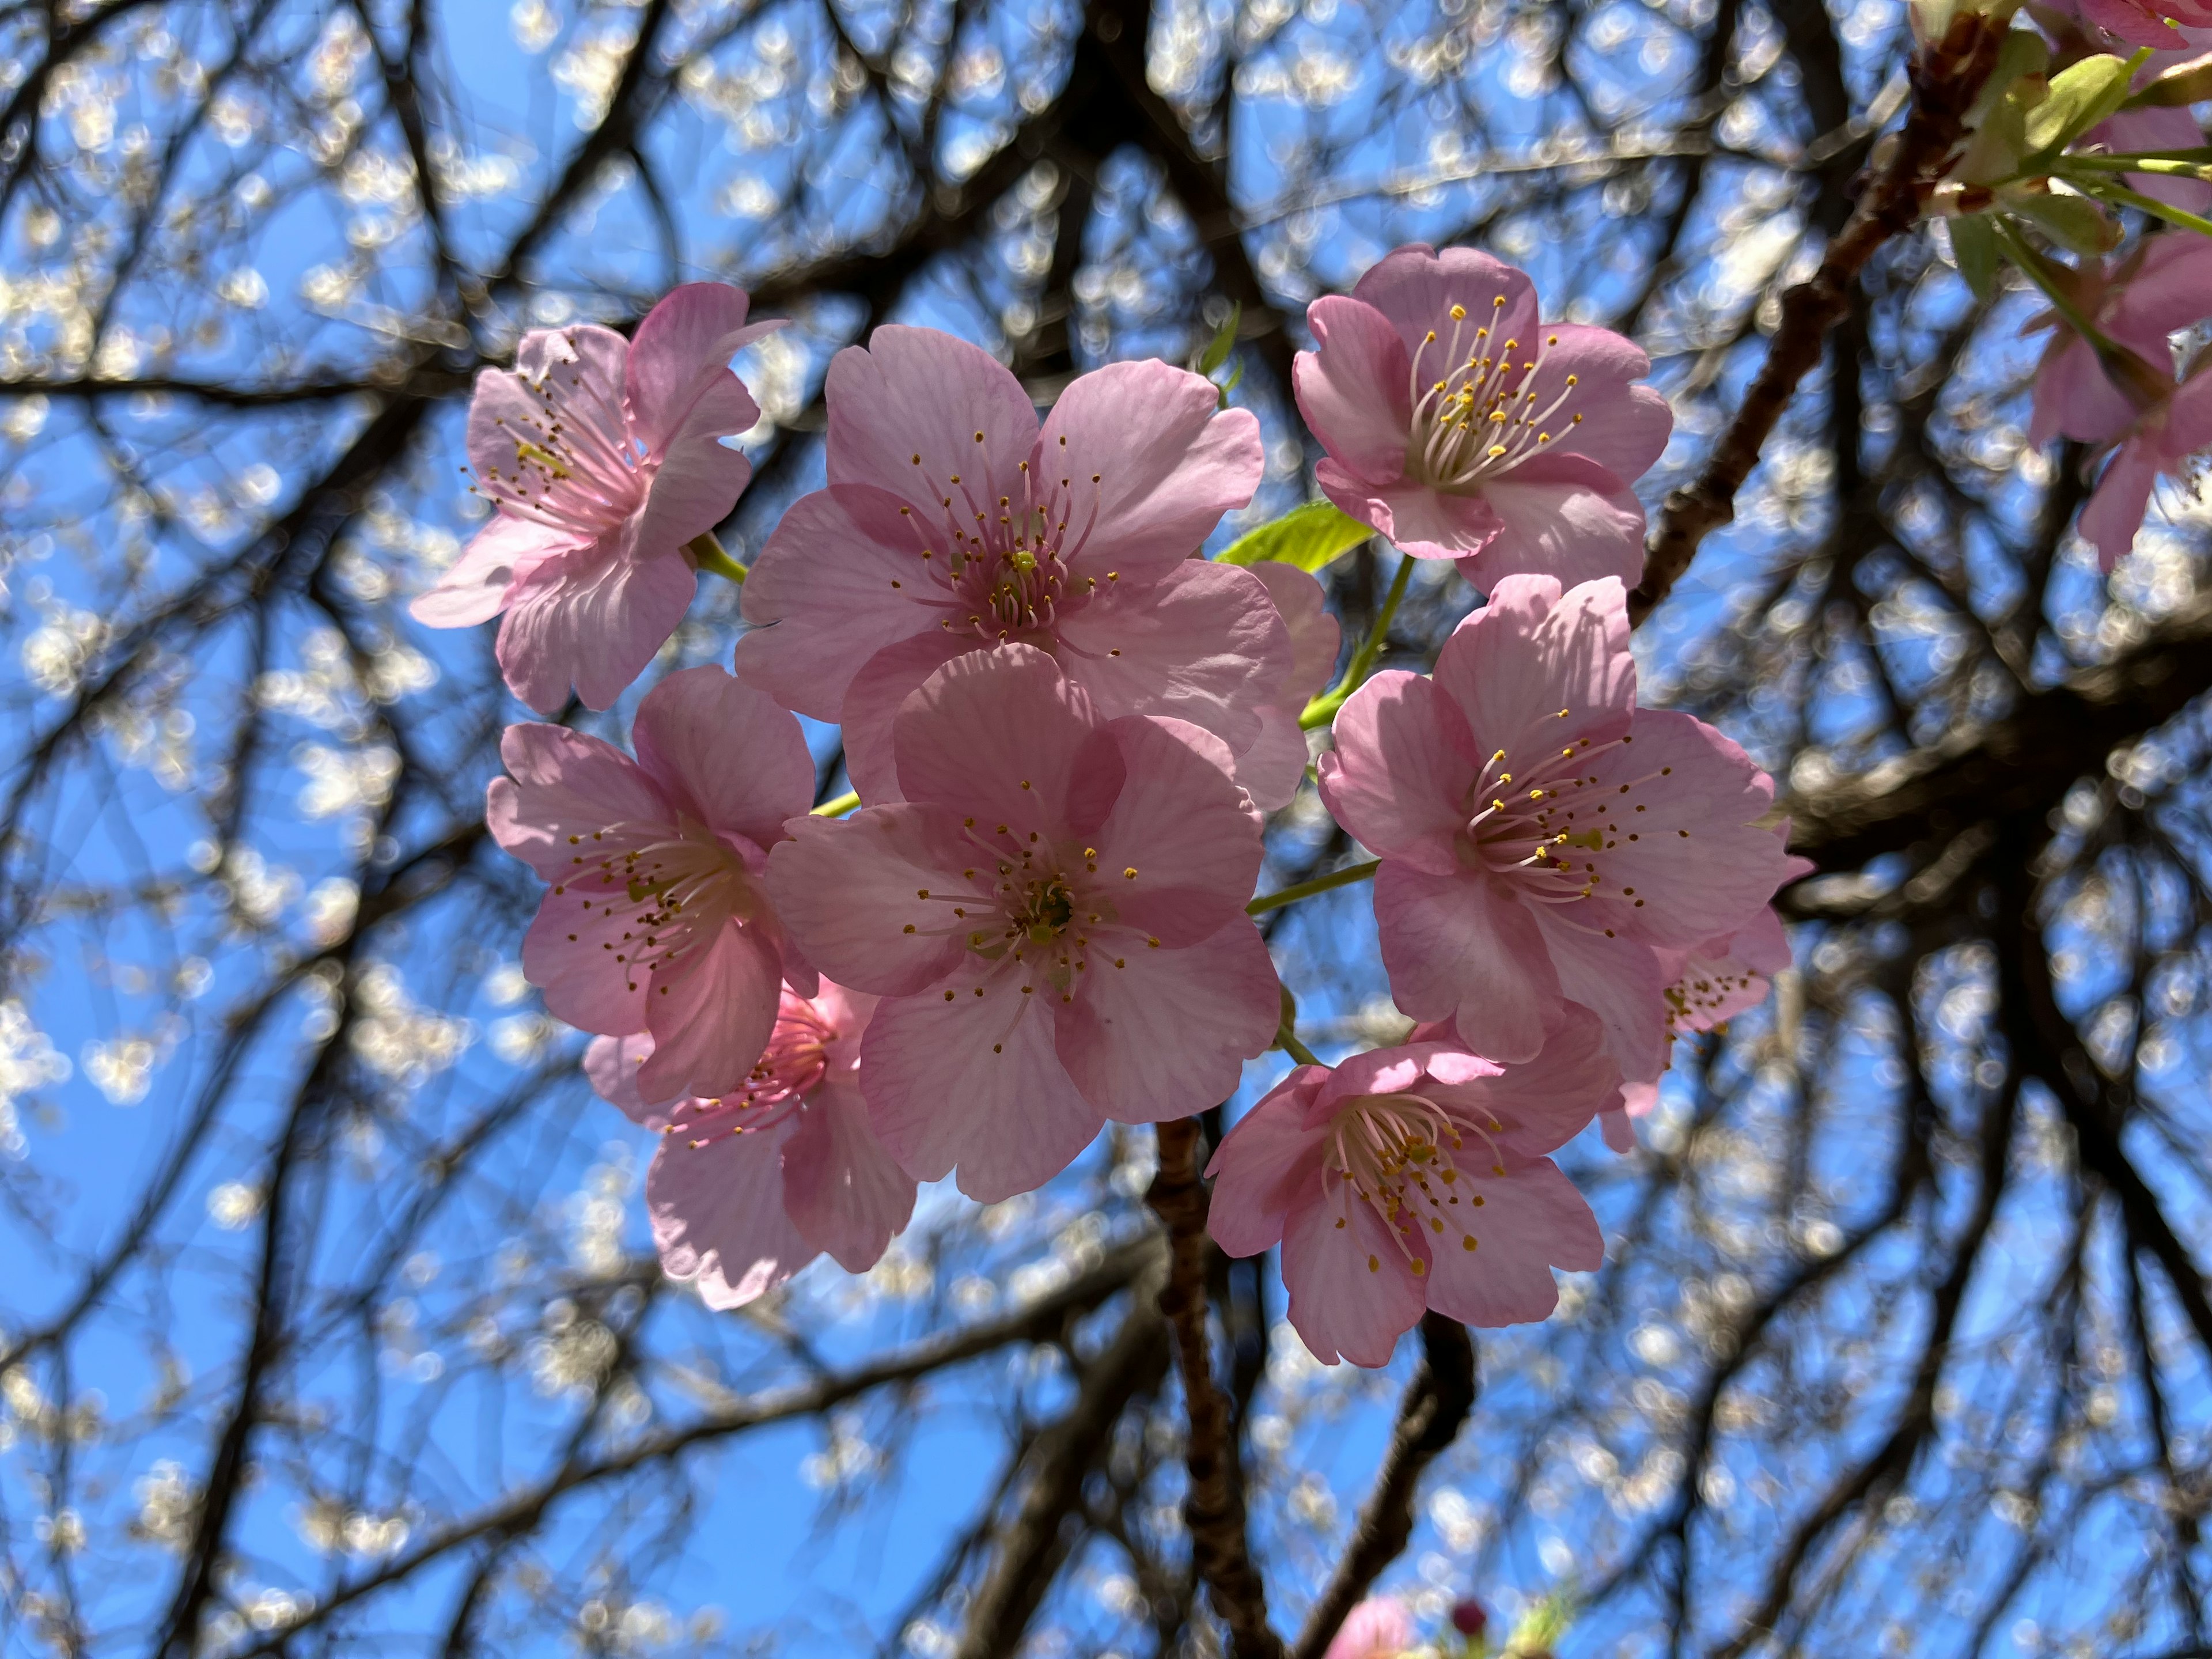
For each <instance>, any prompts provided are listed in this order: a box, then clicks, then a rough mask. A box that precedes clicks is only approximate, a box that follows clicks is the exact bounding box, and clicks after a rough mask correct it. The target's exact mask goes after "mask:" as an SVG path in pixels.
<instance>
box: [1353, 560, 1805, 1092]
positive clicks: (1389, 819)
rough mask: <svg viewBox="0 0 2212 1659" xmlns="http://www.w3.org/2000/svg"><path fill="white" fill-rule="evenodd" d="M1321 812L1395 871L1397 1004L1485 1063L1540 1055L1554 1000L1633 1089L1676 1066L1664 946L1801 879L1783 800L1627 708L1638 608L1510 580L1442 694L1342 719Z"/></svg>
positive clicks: (1442, 679) (1411, 695) (1454, 659)
mask: <svg viewBox="0 0 2212 1659" xmlns="http://www.w3.org/2000/svg"><path fill="white" fill-rule="evenodd" d="M1335 729H1336V749H1335V751H1334V753H1333V754H1329V755H1324V756H1323V757H1322V761H1321V792H1322V799H1323V800H1324V801H1325V802H1326V803H1327V804H1328V809H1329V811H1331V812H1332V813H1334V815H1335V817H1336V821H1337V822H1338V823H1340V824H1342V825H1343V826H1344V827H1345V829H1347V830H1349V831H1350V832H1351V833H1352V836H1353V837H1354V838H1355V839H1357V840H1358V841H1359V842H1362V843H1364V845H1365V846H1366V847H1368V848H1370V850H1372V851H1373V852H1374V853H1376V854H1377V855H1379V856H1380V858H1381V859H1382V867H1381V869H1380V870H1378V871H1377V872H1376V878H1375V915H1376V924H1377V927H1378V930H1379V932H1380V934H1381V939H1382V946H1383V966H1384V967H1385V968H1386V969H1388V970H1389V975H1390V987H1391V993H1392V994H1393V995H1394V996H1395V998H1396V1000H1397V1002H1398V1006H1400V1007H1401V1008H1402V1009H1403V1010H1404V1011H1405V1012H1407V1014H1408V1015H1410V1016H1412V1017H1413V1018H1414V1019H1416V1020H1431V1019H1446V1018H1449V1019H1452V1020H1454V1021H1455V1023H1456V1025H1457V1028H1458V1031H1459V1035H1460V1036H1461V1037H1462V1039H1463V1040H1464V1041H1465V1042H1467V1043H1468V1046H1470V1047H1471V1048H1474V1049H1475V1050H1477V1051H1478V1052H1480V1053H1482V1054H1488V1055H1490V1056H1492V1058H1494V1059H1497V1060H1504V1061H1508V1062H1512V1061H1520V1060H1529V1059H1532V1058H1533V1057H1534V1055H1535V1054H1536V1053H1537V1051H1538V1050H1539V1049H1540V1048H1542V1047H1543V1045H1544V1042H1545V1038H1546V1035H1547V1031H1548V1030H1550V1029H1551V1026H1552V1024H1553V1019H1554V1018H1555V1017H1556V1013H1557V1011H1558V1009H1559V1005H1560V1004H1561V1003H1562V1002H1572V1003H1579V1004H1581V1005H1582V1006H1584V1007H1587V1008H1589V1009H1590V1010H1592V1011H1593V1012H1595V1013H1596V1014H1597V1016H1598V1018H1600V1020H1601V1022H1602V1023H1603V1025H1604V1030H1605V1042H1606V1045H1607V1048H1608V1050H1609V1051H1610V1052H1611V1054H1613V1059H1614V1060H1616V1061H1617V1062H1618V1063H1619V1065H1620V1069H1621V1074H1622V1076H1624V1077H1626V1078H1628V1079H1632V1080H1644V1079H1650V1078H1655V1077H1656V1076H1657V1075H1658V1074H1659V1071H1660V1068H1661V1066H1662V1065H1663V1064H1664V1060H1665V1025H1664V1007H1665V1003H1664V999H1663V997H1662V992H1663V990H1664V988H1665V987H1666V985H1667V982H1668V981H1667V976H1666V975H1665V974H1664V972H1663V969H1662V963H1661V961H1660V957H1659V954H1658V953H1659V952H1660V951H1662V950H1688V949H1690V948H1692V947H1693V946H1695V945H1699V943H1701V942H1702V941H1704V940H1705V939H1709V938H1711V936H1712V935H1713V934H1714V933H1715V932H1716V931H1717V930H1733V929H1735V928H1736V927H1745V926H1748V925H1749V924H1750V922H1751V921H1753V918H1754V915H1755V914H1756V912H1757V911H1758V909H1759V907H1760V906H1761V905H1763V904H1765V902H1766V901H1767V900H1768V898H1770V897H1771V896H1772V895H1773V893H1774V891H1775V890H1776V888H1777V887H1778V886H1779V885H1780V884H1781V883H1782V881H1783V880H1784V878H1785V877H1787V876H1788V875H1789V874H1790V873H1791V872H1792V871H1793V869H1794V868H1795V867H1796V866H1793V865H1792V864H1791V862H1790V860H1789V857H1788V855H1787V854H1785V853H1784V851H1783V848H1782V845H1781V842H1780V841H1779V839H1778V837H1777V836H1775V835H1774V834H1773V832H1772V831H1771V830H1770V829H1763V828H1761V827H1760V826H1759V823H1758V820H1759V818H1761V817H1763V816H1764V815H1765V813H1766V811H1768V809H1769V807H1770V806H1771V804H1772V800H1773V793H1774V788H1773V782H1772V781H1771V779H1769V778H1768V777H1767V775H1765V773H1764V772H1761V771H1760V770H1759V768H1758V767H1757V766H1755V765H1754V764H1753V763H1752V761H1751V759H1750V757H1747V755H1745V753H1744V752H1743V750H1741V749H1739V748H1738V747H1737V746H1736V745H1735V744H1734V743H1732V742H1730V741H1729V739H1728V738H1726V737H1724V736H1723V735H1722V734H1721V733H1720V732H1717V731H1715V730H1714V729H1713V728H1712V727H1711V726H1707V725H1705V723H1704V722H1703V721H1701V720H1694V719H1692V717H1690V716H1689V715H1687V714H1674V713H1671V712H1668V711H1664V710H1654V709H1648V708H1647V709H1639V708H1637V707H1636V667H1635V664H1634V662H1633V660H1632V659H1631V658H1630V656H1629V653H1628V616H1627V610H1626V592H1624V590H1623V589H1622V587H1621V585H1620V582H1619V581H1618V580H1614V579H1613V578H1612V577H1607V579H1606V580H1603V581H1595V582H1585V583H1583V584H1582V585H1581V586H1577V587H1574V588H1571V589H1569V590H1567V591H1566V592H1564V593H1563V592H1561V590H1560V586H1559V582H1557V581H1556V580H1553V579H1552V578H1550V577H1548V576H1509V577H1507V578H1506V579H1505V580H1503V581H1501V582H1499V583H1498V586H1497V587H1496V588H1495V589H1494V590H1493V591H1492V594H1491V597H1490V603H1489V604H1488V605H1486V606H1485V607H1484V608H1483V609H1482V610H1480V611H1476V612H1475V613H1474V615H1473V616H1471V617H1468V619H1467V620H1466V621H1465V622H1463V623H1461V624H1460V625H1459V627H1458V628H1457V629H1455V630H1454V631H1453V633H1452V635H1451V637H1450V638H1449V640H1447V641H1445V642H1444V647H1443V651H1442V652H1441V653H1439V654H1438V656H1437V667H1436V673H1435V676H1434V678H1426V679H1425V678H1421V677H1419V676H1418V675H1414V674H1408V673H1404V672H1392V673H1385V674H1378V675H1376V677H1375V678H1373V679H1372V680H1370V681H1369V682H1368V683H1367V684H1366V685H1364V686H1363V687H1362V688H1361V689H1360V690H1359V691H1358V693H1357V694H1356V695H1355V696H1353V697H1352V700H1351V701H1350V702H1347V703H1346V705H1345V706H1344V708H1343V709H1342V710H1341V711H1340V713H1339V714H1338V715H1337V719H1336V728H1335Z"/></svg>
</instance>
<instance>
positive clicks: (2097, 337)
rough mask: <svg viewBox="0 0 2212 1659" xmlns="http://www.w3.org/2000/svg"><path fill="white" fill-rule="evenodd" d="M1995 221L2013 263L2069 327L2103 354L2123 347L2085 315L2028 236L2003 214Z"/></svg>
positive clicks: (1997, 230) (1993, 221)
mask: <svg viewBox="0 0 2212 1659" xmlns="http://www.w3.org/2000/svg"><path fill="white" fill-rule="evenodd" d="M1991 223H1992V224H1994V226H1995V227H1996V234H1997V240H1999V241H2001V242H2002V243H2003V244H2004V245H2005V251H2006V252H2008V253H2009V254H2011V255H2012V262H2013V263H2014V264H2016V265H2018V266H2019V267H2020V268H2021V271H2022V272H2023V273H2024V274H2025V275H2026V276H2027V280H2028V281H2029V282H2031V283H2034V284H2035V285H2036V287H2038V288H2039V289H2042V290H2043V297H2044V298H2045V299H2046V300H2048V301H2051V309H2052V310H2053V311H2055V312H2057V313H2058V314H2059V316H2060V317H2061V318H2062V319H2064V321H2065V324H2066V326H2067V327H2069V328H2070V329H2072V330H2073V331H2075V333H2076V334H2078V335H2080V336H2081V338H2082V339H2084V340H2086V341H2087V342H2088V343H2089V345H2090V347H2091V348H2092V349H2094V350H2095V352H2096V353H2097V355H2098V356H2100V357H2107V356H2110V355H2111V354H2112V353H2113V352H2115V351H2118V350H2119V349H2120V348H2119V347H2118V345H2116V344H2114V343H2112V341H2111V340H2110V339H2108V338H2106V336H2105V334H2104V331H2102V330H2100V328H2098V326H2097V325H2095V324H2094V323H2093V322H2091V321H2090V320H2089V319H2088V318H2087V316H2086V315H2084V314H2083V313H2082V310H2081V307H2080V306H2078V305H2076V304H2075V302H2074V296H2073V295H2070V294H2069V293H2068V292H2067V291H2066V285H2065V284H2064V283H2063V282H2061V281H2060V280H2059V279H2058V276H2057V273H2055V272H2054V271H2052V270H2051V266H2050V264H2049V262H2048V261H2046V260H2045V258H2044V257H2043V256H2042V255H2041V254H2040V253H2038V252H2036V251H2035V250H2034V249H2033V247H2031V246H2028V243H2027V238H2026V237H2024V236H2022V235H2021V234H2020V233H2019V232H2018V231H2016V230H2015V229H2014V228H2012V226H2011V225H2010V224H2008V223H2007V222H2005V220H2004V219H2003V218H2002V216H1997V217H1993V218H1992V220H1991Z"/></svg>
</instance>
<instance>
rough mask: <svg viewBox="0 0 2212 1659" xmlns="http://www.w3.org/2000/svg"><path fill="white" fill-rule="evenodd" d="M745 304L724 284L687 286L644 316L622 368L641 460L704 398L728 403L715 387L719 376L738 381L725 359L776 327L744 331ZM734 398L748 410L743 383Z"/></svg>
mask: <svg viewBox="0 0 2212 1659" xmlns="http://www.w3.org/2000/svg"><path fill="white" fill-rule="evenodd" d="M749 306H750V301H748V300H747V298H746V296H745V291H744V289H741V288H732V286H731V285H730V284H729V283H684V284H683V285H682V286H681V287H678V288H673V289H670V290H669V291H668V293H667V295H665V297H664V298H663V299H662V300H661V301H660V303H659V304H658V305H656V306H655V307H653V309H652V310H650V311H648V312H647V313H645V319H644V320H643V321H642V322H641V323H640V324H638V325H637V334H636V337H635V338H634V339H633V340H632V341H631V342H630V347H629V358H628V360H627V361H626V362H625V363H624V365H623V398H624V401H625V402H626V403H627V404H629V422H630V433H631V435H632V436H634V437H635V438H636V439H637V440H638V441H639V442H640V443H641V444H642V445H644V447H645V449H646V453H648V454H657V453H660V452H661V451H663V450H664V449H665V447H666V446H667V443H668V441H669V440H670V439H671V437H672V436H673V435H675V433H676V432H677V430H678V428H680V427H681V426H682V425H683V424H684V422H685V420H686V419H687V417H689V416H690V415H691V414H692V412H693V410H694V409H695V407H696V404H698V402H699V400H700V399H701V398H702V397H704V396H708V395H719V396H726V395H727V394H726V390H725V389H724V388H721V387H720V386H719V384H718V380H719V377H720V376H723V375H727V376H728V377H729V379H730V380H737V378H738V377H737V376H736V375H734V374H730V359H731V358H732V357H734V356H737V355H738V351H739V350H740V349H742V348H743V347H744V345H745V344H747V343H749V342H750V341H751V340H754V339H757V338H759V337H761V335H763V334H764V333H768V332H769V331H773V330H774V329H775V328H777V327H779V326H781V325H779V324H775V323H770V324H768V325H766V326H765V327H760V328H751V329H749V328H747V327H746V326H745V313H746V311H747V309H748V308H749ZM738 392H739V394H740V395H742V396H744V401H745V402H746V403H748V404H750V403H751V402H752V398H751V397H750V394H748V393H746V392H745V391H744V385H743V384H742V383H739V384H738ZM732 412H734V411H732ZM759 418H760V411H759V410H758V409H757V408H756V409H755V410H754V411H753V420H752V421H747V422H745V423H744V425H743V426H732V427H726V428H724V430H726V431H730V432H743V431H745V430H746V429H747V428H750V426H751V425H752V424H753V421H757V420H758V419H759Z"/></svg>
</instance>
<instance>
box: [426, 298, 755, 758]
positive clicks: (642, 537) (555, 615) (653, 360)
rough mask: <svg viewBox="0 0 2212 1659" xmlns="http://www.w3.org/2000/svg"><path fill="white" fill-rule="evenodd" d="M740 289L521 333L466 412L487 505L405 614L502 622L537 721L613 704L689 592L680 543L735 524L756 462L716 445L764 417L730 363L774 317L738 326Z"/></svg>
mask: <svg viewBox="0 0 2212 1659" xmlns="http://www.w3.org/2000/svg"><path fill="white" fill-rule="evenodd" d="M745 307H746V299H745V295H744V290H743V289H735V288H732V287H730V286H729V285H727V284H726V283H687V284H685V285H684V287H682V288H679V289H675V290H674V291H673V292H671V294H670V295H668V297H667V298H666V299H665V300H663V301H661V302H660V303H659V305H657V306H655V307H653V309H652V310H651V311H649V312H647V313H646V316H645V320H644V321H643V322H641V323H640V324H639V325H637V337H636V339H635V341H629V340H625V339H623V337H622V336H621V335H619V334H617V333H616V332H615V331H613V330H612V329H609V328H601V327H599V326H597V325H592V324H585V325H579V326H577V327H574V328H564V329H550V330H548V329H540V330H536V331H532V332H531V333H529V334H526V335H525V336H523V338H522V345H521V348H520V350H518V351H517V352H516V354H515V362H514V368H513V370H512V371H507V370H499V369H486V370H484V371H483V373H482V374H479V375H477V386H476V395H475V397H474V398H472V399H471V402H470V404H469V434H468V446H469V462H470V465H471V469H472V470H473V471H474V472H475V474H476V488H477V492H478V493H479V494H480V495H483V496H484V497H485V498H486V499H487V500H489V501H490V502H491V503H492V504H493V506H494V507H495V508H496V509H497V511H496V513H495V514H494V516H493V518H492V520H491V521H490V522H489V524H487V525H486V526H484V527H483V530H481V531H480V532H477V538H476V539H475V540H474V541H472V542H471V543H470V544H469V545H468V547H467V548H466V550H464V551H463V553H462V554H461V556H460V557H459V560H457V561H456V562H454V564H453V568H452V569H450V570H448V571H447V573H446V574H445V576H444V577H443V579H442V580H440V581H439V583H438V584H437V586H435V587H433V588H431V589H430V590H429V591H428V592H426V593H424V594H423V595H422V597H421V598H419V599H416V601H415V603H414V605H413V606H412V611H413V614H414V616H415V617H416V620H417V621H420V622H425V623H429V624H430V625H431V626H433V627H435V628H466V627H469V626H471V625H472V624H474V623H481V622H489V620H490V619H491V618H492V617H500V616H503V617H504V620H503V621H501V623H500V628H499V665H500V669H501V672H503V673H504V674H505V675H506V677H507V686H508V688H509V689H510V690H513V693H514V695H515V696H518V697H520V698H521V699H522V701H523V702H526V703H528V704H529V705H530V706H531V707H532V708H535V709H537V710H538V711H539V712H540V713H542V714H551V713H552V712H553V711H554V710H556V709H557V708H560V707H561V705H562V703H563V702H567V701H568V689H569V687H570V686H571V685H573V686H574V688H575V690H576V694H577V696H580V697H581V698H582V699H583V701H584V702H585V705H586V707H587V708H607V707H609V706H610V705H611V704H612V703H613V702H614V701H615V699H616V698H617V697H619V696H622V694H623V691H624V690H627V689H628V688H629V684H630V683H631V682H632V681H634V680H635V679H636V678H637V677H638V675H639V674H640V673H641V672H642V671H644V669H645V665H647V663H649V662H651V661H652V660H653V653H654V652H656V651H658V650H659V648H660V647H661V644H662V642H663V641H665V640H666V639H667V638H668V636H669V635H671V634H672V633H674V632H675V631H676V625H677V624H678V623H680V622H682V621H683V620H684V611H685V610H686V609H688V608H689V607H690V603H691V599H692V595H693V594H694V592H696V590H697V587H698V575H697V573H696V569H695V568H694V567H693V564H692V562H691V556H690V554H689V553H688V552H686V551H685V544H687V543H689V542H690V541H691V540H692V539H693V538H696V537H697V536H699V535H702V534H703V533H704V532H707V531H709V530H712V529H713V528H714V526H716V525H717V524H719V523H720V522H721V521H722V520H724V519H725V518H726V517H728V516H729V512H730V509H731V508H732V507H734V506H735V505H736V504H737V500H738V495H739V493H740V492H741V491H743V490H744V487H745V483H746V481H747V480H748V479H749V478H750V477H751V476H752V463H751V462H750V461H748V460H747V459H745V458H744V455H742V454H740V453H738V451H736V450H734V449H732V448H730V447H728V446H727V445H726V444H724V443H722V442H721V441H720V440H721V439H723V438H725V437H727V436H730V435H733V434H736V433H739V432H744V431H745V430H746V429H748V428H750V427H751V426H752V425H753V424H754V423H755V422H757V421H758V420H759V419H760V409H759V407H758V405H757V404H755V403H754V402H753V399H752V394H751V393H750V392H747V391H746V390H745V386H744V381H742V380H738V377H737V376H736V375H735V374H732V373H731V372H730V359H731V358H732V356H735V355H736V354H737V352H738V350H739V349H741V348H742V347H744V345H746V344H747V343H750V341H752V340H754V339H757V337H760V336H761V335H763V334H765V333H768V332H769V331H771V330H774V329H776V328H780V327H781V326H782V325H781V323H757V324H755V325H752V326H751V327H750V328H749V327H747V326H746V325H745Z"/></svg>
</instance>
